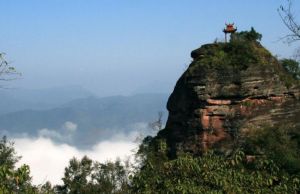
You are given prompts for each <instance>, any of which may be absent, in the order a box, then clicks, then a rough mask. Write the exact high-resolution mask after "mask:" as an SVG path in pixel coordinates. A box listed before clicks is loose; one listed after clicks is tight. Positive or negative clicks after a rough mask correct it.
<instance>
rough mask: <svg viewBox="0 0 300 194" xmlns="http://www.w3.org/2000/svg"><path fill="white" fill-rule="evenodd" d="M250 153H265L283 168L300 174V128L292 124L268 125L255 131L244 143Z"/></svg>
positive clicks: (291, 172)
mask: <svg viewBox="0 0 300 194" xmlns="http://www.w3.org/2000/svg"><path fill="white" fill-rule="evenodd" d="M244 147H245V150H246V151H247V152H248V153H250V154H254V155H256V154H260V155H261V154H263V155H267V156H268V157H269V158H270V159H272V160H273V161H274V162H276V164H278V166H279V167H280V168H281V169H284V170H285V171H287V172H288V173H290V174H298V175H300V129H299V127H298V128H295V127H292V126H289V127H288V126H284V127H278V128H274V127H266V128H264V129H263V130H260V131H254V132H253V134H252V135H251V136H249V138H247V139H246V142H245V144H244Z"/></svg>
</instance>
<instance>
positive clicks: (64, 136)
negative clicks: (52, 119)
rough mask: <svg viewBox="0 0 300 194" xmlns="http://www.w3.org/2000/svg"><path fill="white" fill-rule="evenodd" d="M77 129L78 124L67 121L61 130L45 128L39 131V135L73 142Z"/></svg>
mask: <svg viewBox="0 0 300 194" xmlns="http://www.w3.org/2000/svg"><path fill="white" fill-rule="evenodd" d="M76 130H77V124H76V123H73V122H71V121H66V122H65V123H64V124H63V125H62V127H61V129H60V130H56V129H48V128H43V129H39V130H38V131H37V133H38V134H37V135H38V137H43V138H50V139H52V140H56V141H59V142H68V143H70V142H72V139H73V135H74V133H75V132H76Z"/></svg>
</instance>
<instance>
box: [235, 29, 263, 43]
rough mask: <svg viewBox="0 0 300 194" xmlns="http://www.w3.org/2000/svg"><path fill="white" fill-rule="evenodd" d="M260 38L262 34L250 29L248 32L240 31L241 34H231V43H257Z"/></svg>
mask: <svg viewBox="0 0 300 194" xmlns="http://www.w3.org/2000/svg"><path fill="white" fill-rule="evenodd" d="M261 38H262V34H260V33H258V32H256V30H255V29H254V28H253V27H251V30H250V31H241V32H238V33H234V34H232V37H231V41H236V40H239V41H241V40H244V41H255V42H259V41H261Z"/></svg>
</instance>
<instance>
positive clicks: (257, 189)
mask: <svg viewBox="0 0 300 194" xmlns="http://www.w3.org/2000/svg"><path fill="white" fill-rule="evenodd" d="M156 160H159V158H157V159H156ZM152 161H153V158H152V159H150V160H147V161H146V162H145V163H144V165H143V166H142V168H141V170H140V171H139V172H138V173H137V174H136V175H135V177H134V178H133V181H132V192H133V193H294V192H295V191H299V177H292V176H290V175H289V174H287V173H286V172H284V171H281V170H280V169H279V168H278V166H277V165H276V164H275V163H274V162H273V161H272V160H268V159H265V158H257V159H256V160H254V161H253V162H250V163H248V162H247V160H245V154H244V152H242V151H236V152H235V153H234V154H233V155H232V156H230V157H224V156H221V155H217V154H215V153H213V152H208V153H205V154H204V155H203V156H201V157H192V156H190V155H188V154H183V155H181V156H179V157H178V158H177V159H175V160H170V161H164V162H163V163H162V164H161V165H156V164H155V163H153V162H152Z"/></svg>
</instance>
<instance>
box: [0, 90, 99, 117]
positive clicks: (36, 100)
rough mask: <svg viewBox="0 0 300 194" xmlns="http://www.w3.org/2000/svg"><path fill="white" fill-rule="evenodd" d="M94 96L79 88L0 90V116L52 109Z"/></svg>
mask: <svg viewBox="0 0 300 194" xmlns="http://www.w3.org/2000/svg"><path fill="white" fill-rule="evenodd" d="M89 96H94V94H93V93H91V92H90V91H88V90H85V89H84V88H82V87H79V86H68V87H56V88H47V89H1V90H0V99H1V100H0V115H2V114H7V113H10V112H15V111H20V110H24V109H32V110H43V109H49V108H54V107H57V106H60V105H62V104H64V103H67V102H69V101H71V100H75V99H79V98H86V97H89Z"/></svg>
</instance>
